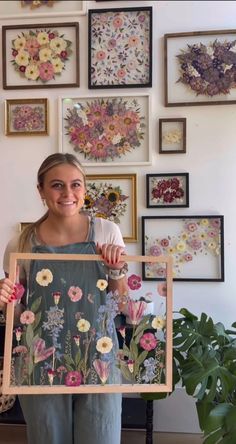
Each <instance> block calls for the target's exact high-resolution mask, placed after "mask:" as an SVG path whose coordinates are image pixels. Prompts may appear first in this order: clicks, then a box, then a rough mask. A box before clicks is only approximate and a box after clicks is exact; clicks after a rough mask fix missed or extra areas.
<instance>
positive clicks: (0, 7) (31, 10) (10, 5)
mask: <svg viewBox="0 0 236 444" xmlns="http://www.w3.org/2000/svg"><path fill="white" fill-rule="evenodd" d="M33 3H34V4H33ZM46 3H47V4H46ZM86 12H87V1H85V0H79V1H69V2H68V1H61V0H60V1H52V0H49V1H48V2H42V1H41V2H40V1H38V2H37V5H36V2H33V1H31V2H30V1H13V0H11V1H9V0H7V1H1V2H0V18H1V19H4V20H6V19H18V18H19V19H22V18H37V17H67V16H73V17H75V16H77V15H78V16H80V15H85V14H86Z"/></svg>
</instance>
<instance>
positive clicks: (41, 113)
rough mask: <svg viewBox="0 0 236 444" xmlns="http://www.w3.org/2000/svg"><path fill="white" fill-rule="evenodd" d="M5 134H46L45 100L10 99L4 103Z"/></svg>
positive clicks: (46, 104) (46, 101) (46, 115)
mask: <svg viewBox="0 0 236 444" xmlns="http://www.w3.org/2000/svg"><path fill="white" fill-rule="evenodd" d="M5 134H6V135H7V136H14V135H15V136H18V135H20V134H21V135H25V136H27V135H28V136H34V135H47V134H48V100H47V99H21V100H20V99H19V100H18V99H10V100H6V102H5Z"/></svg>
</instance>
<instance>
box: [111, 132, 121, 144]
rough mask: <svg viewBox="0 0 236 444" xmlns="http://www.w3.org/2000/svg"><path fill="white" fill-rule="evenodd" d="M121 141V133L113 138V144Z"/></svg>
mask: <svg viewBox="0 0 236 444" xmlns="http://www.w3.org/2000/svg"><path fill="white" fill-rule="evenodd" d="M120 141H121V135H120V134H116V135H115V136H114V137H113V139H112V143H113V145H116V144H117V143H119V142H120Z"/></svg>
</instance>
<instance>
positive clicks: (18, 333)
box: [14, 327, 22, 342]
mask: <svg viewBox="0 0 236 444" xmlns="http://www.w3.org/2000/svg"><path fill="white" fill-rule="evenodd" d="M14 331H15V335H16V340H17V342H19V341H20V338H21V335H22V328H21V327H17V328H15V330H14Z"/></svg>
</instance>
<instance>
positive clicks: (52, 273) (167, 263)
mask: <svg viewBox="0 0 236 444" xmlns="http://www.w3.org/2000/svg"><path fill="white" fill-rule="evenodd" d="M125 260H126V261H127V263H128V266H129V265H130V264H132V263H134V264H142V263H143V262H148V263H150V261H151V262H155V263H159V262H160V261H161V263H162V266H163V267H164V268H165V270H166V278H165V279H163V282H161V283H160V285H158V286H156V285H154V286H153V289H151V288H150V286H149V291H148V292H145V283H143V281H142V279H141V276H139V275H137V274H128V279H127V281H128V292H127V294H126V295H120V296H119V294H118V293H117V292H113V291H108V290H107V286H108V281H107V275H106V272H105V267H104V265H103V262H102V257H101V256H98V255H95V254H54V253H45V252H44V253H43V252H41V253H12V254H11V257H10V279H11V280H12V281H13V282H15V283H16V284H15V300H14V301H13V302H12V303H10V304H7V305H8V306H7V318H6V335H5V347H4V350H5V354H4V372H3V386H2V391H3V393H4V394H6V393H8V394H18V395H19V394H57V393H64V394H66V393H67V394H69V393H73V394H74V393H123V392H124V393H129V392H130V393H137V392H140V393H142V392H146V393H147V392H170V391H171V390H172V275H171V274H172V260H171V258H170V257H164V256H163V257H153V256H152V257H150V256H128V255H127V256H125ZM19 266H23V267H25V269H27V268H28V269H30V275H29V282H27V294H25V292H26V290H25V288H24V287H23V286H22V284H19V281H18V277H17V276H18V274H19V273H20V272H21V271H20V270H19ZM81 270H82V273H81ZM88 275H89V279H88V278H87V276H88ZM145 293H146V294H145ZM144 295H145V297H144ZM22 298H23V302H24V304H25V310H24V311H23V312H22V313H21V315H20V318H19V323H18V324H17V326H15V325H14V305H15V304H16V303H17V302H18V301H21V300H22ZM146 298H148V299H146ZM151 298H153V301H155V304H153V305H154V311H153V312H152V313H151V312H150V311H149V310H148V309H147V308H148V307H147V306H148V301H150V300H151ZM121 310H123V311H124V313H126V314H125V318H124V316H123V315H121ZM115 319H116V322H115Z"/></svg>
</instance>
